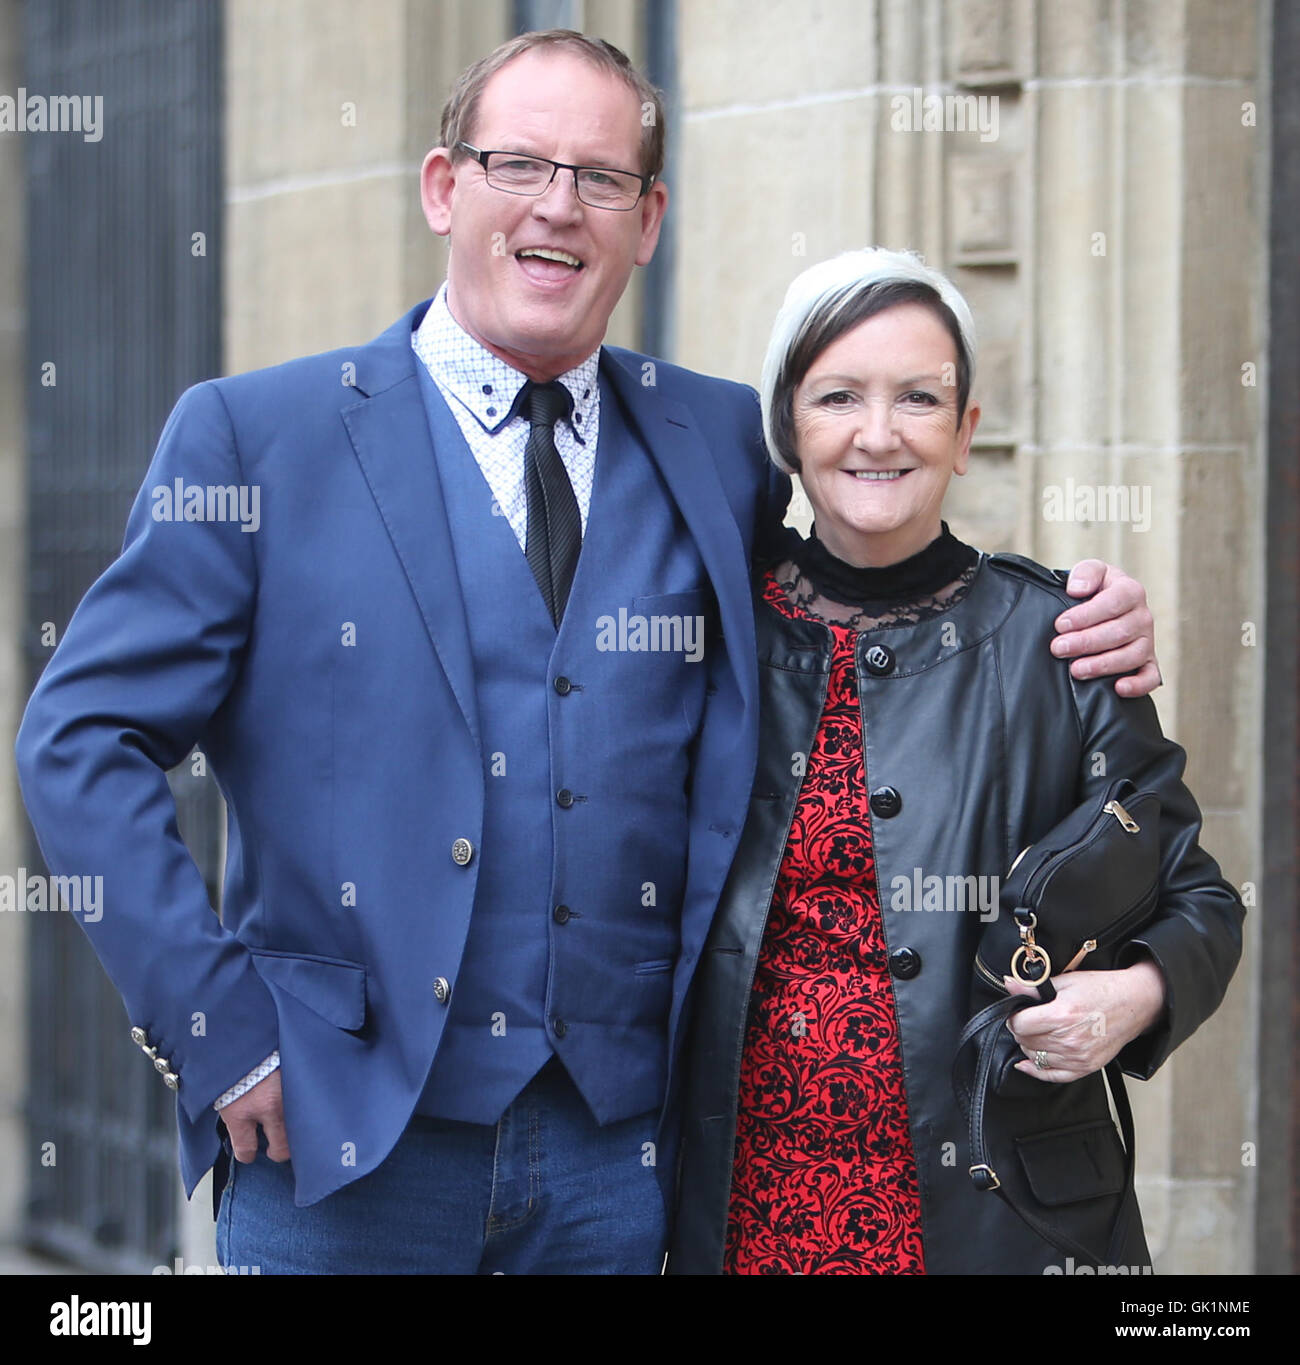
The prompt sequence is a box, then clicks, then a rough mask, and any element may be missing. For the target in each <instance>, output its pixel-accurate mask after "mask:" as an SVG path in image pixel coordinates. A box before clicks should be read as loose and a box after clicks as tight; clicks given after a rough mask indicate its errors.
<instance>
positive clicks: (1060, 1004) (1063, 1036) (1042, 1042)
mask: <svg viewBox="0 0 1300 1365" xmlns="http://www.w3.org/2000/svg"><path fill="white" fill-rule="evenodd" d="M1002 980H1003V982H1004V984H1005V985H1006V987H1007V989H1008V990H1009V991H1010V992H1011V993H1012V995H1029V996H1032V997H1033V998H1034V999H1037V998H1038V988H1037V987H1036V986H1029V985H1026V984H1025V983H1024V982H1023V981H1016V980H1015V979H1014V978H1012V977H1009V976H1004V977H1003V978H1002ZM1052 985H1053V986H1055V987H1056V999H1055V1000H1052V1001H1050V1002H1049V1003H1048V1004H1046V1005H1036V1006H1034V1007H1033V1008H1031V1009H1026V1010H1021V1011H1020V1012H1019V1013H1018V1014H1013V1015H1012V1016H1011V1017H1010V1019H1008V1020H1007V1027H1008V1028H1009V1029H1010V1030H1011V1032H1012V1033H1013V1034H1014V1035H1015V1039H1016V1042H1018V1043H1019V1044H1020V1046H1021V1048H1022V1049H1023V1051H1024V1054H1025V1057H1026V1058H1027V1060H1026V1061H1023V1062H1017V1063H1016V1070H1017V1071H1023V1072H1024V1073H1025V1075H1026V1076H1033V1077H1034V1079H1035V1080H1039V1081H1055V1082H1058V1083H1060V1082H1064V1081H1077V1080H1079V1078H1080V1077H1082V1076H1090V1075H1091V1074H1092V1073H1093V1072H1094V1071H1100V1070H1101V1068H1102V1067H1103V1066H1105V1065H1106V1063H1107V1062H1109V1061H1110V1060H1111V1059H1112V1058H1113V1057H1114V1056H1115V1055H1116V1054H1117V1053H1118V1052H1119V1051H1120V1049H1121V1048H1124V1047H1127V1046H1128V1044H1129V1043H1131V1042H1132V1041H1133V1039H1134V1038H1136V1037H1137V1036H1138V1035H1139V1034H1141V1033H1145V1032H1146V1031H1147V1029H1149V1028H1150V1027H1151V1025H1152V1024H1154V1023H1155V1022H1156V1020H1157V1019H1159V1018H1160V1015H1161V1012H1162V1011H1163V1010H1164V1006H1165V979H1164V976H1163V975H1162V973H1161V971H1160V968H1159V967H1157V966H1156V964H1155V963H1154V962H1151V961H1144V962H1135V963H1134V964H1133V965H1132V966H1131V967H1125V968H1124V969H1123V970H1121V971H1116V972H1070V973H1068V974H1067V975H1064V976H1057V977H1053V978H1052ZM1039 1053H1046V1057H1044V1058H1042V1059H1041V1060H1043V1061H1044V1062H1045V1066H1043V1067H1040V1066H1038V1064H1037V1062H1036V1061H1035V1057H1036V1055H1037V1054H1039Z"/></svg>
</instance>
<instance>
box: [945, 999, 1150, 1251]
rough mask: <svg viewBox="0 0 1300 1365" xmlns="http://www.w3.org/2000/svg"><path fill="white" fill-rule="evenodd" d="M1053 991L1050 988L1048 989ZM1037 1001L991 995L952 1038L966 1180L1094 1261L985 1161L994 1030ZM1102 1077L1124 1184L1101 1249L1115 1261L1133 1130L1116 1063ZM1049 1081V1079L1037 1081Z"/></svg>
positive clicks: (1064, 1246)
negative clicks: (965, 1132)
mask: <svg viewBox="0 0 1300 1365" xmlns="http://www.w3.org/2000/svg"><path fill="white" fill-rule="evenodd" d="M1053 994H1055V993H1054V992H1053ZM1041 1003H1043V1002H1041V1001H1038V1000H1035V999H1034V998H1033V997H1032V996H1027V995H1013V996H1008V997H1007V998H1005V999H1002V1000H997V1001H995V1002H994V1003H993V1004H991V1005H987V1006H986V1007H985V1008H984V1009H982V1010H980V1012H979V1013H978V1014H976V1015H975V1016H974V1017H973V1018H972V1019H971V1020H970V1021H969V1022H968V1023H967V1025H966V1027H965V1028H964V1029H963V1030H962V1033H961V1037H960V1038H959V1039H958V1042H957V1056H956V1059H955V1061H954V1063H953V1087H954V1089H955V1090H956V1092H957V1098H958V1100H959V1101H960V1103H961V1106H962V1108H963V1109H964V1110H966V1114H967V1120H968V1123H969V1137H970V1154H971V1166H970V1177H971V1183H972V1184H973V1185H974V1186H975V1188H976V1189H977V1190H979V1191H981V1192H983V1193H987V1192H988V1191H989V1190H994V1191H996V1192H997V1193H998V1194H999V1195H1000V1196H1001V1198H1002V1200H1003V1202H1004V1203H1005V1204H1006V1205H1007V1206H1008V1207H1009V1208H1010V1209H1011V1210H1012V1211H1013V1212H1014V1213H1015V1214H1016V1215H1017V1216H1018V1217H1019V1218H1020V1219H1021V1220H1022V1221H1023V1222H1024V1223H1026V1224H1027V1225H1028V1226H1029V1227H1030V1228H1031V1229H1032V1230H1033V1231H1034V1232H1036V1233H1037V1234H1038V1235H1039V1236H1040V1237H1042V1238H1043V1239H1044V1240H1046V1241H1048V1242H1050V1243H1051V1244H1052V1245H1053V1246H1054V1247H1057V1248H1058V1249H1059V1250H1061V1251H1065V1252H1068V1253H1069V1254H1071V1255H1073V1256H1074V1257H1075V1258H1076V1259H1077V1260H1081V1261H1084V1262H1086V1263H1088V1264H1090V1265H1092V1264H1096V1257H1095V1256H1094V1254H1093V1253H1092V1252H1091V1251H1089V1250H1088V1249H1087V1248H1086V1247H1084V1246H1083V1245H1082V1244H1081V1243H1079V1242H1076V1241H1075V1240H1074V1239H1073V1238H1072V1237H1070V1236H1068V1235H1067V1234H1066V1233H1064V1232H1061V1231H1060V1229H1058V1228H1055V1227H1053V1226H1052V1225H1051V1224H1049V1223H1046V1222H1044V1221H1043V1220H1042V1219H1041V1218H1039V1217H1038V1216H1037V1214H1035V1213H1033V1212H1031V1211H1030V1210H1029V1209H1027V1208H1025V1207H1023V1206H1022V1205H1021V1204H1019V1203H1017V1202H1016V1200H1015V1199H1013V1198H1012V1196H1011V1193H1010V1191H1009V1190H1008V1189H1007V1188H1006V1186H1005V1185H1003V1184H1002V1182H1001V1181H1000V1180H999V1178H998V1174H997V1172H996V1171H995V1170H994V1169H993V1166H992V1164H991V1163H990V1162H989V1159H988V1157H989V1152H988V1145H987V1138H986V1136H985V1131H984V1110H985V1105H986V1103H987V1100H988V1096H989V1090H990V1084H991V1081H992V1071H993V1065H994V1061H995V1058H996V1056H997V1044H998V1042H999V1033H1000V1030H1001V1029H1002V1028H1003V1027H1004V1026H1005V1025H1006V1021H1007V1020H1008V1019H1009V1018H1010V1017H1011V1016H1012V1015H1013V1014H1015V1013H1017V1012H1018V1011H1019V1010H1022V1009H1026V1008H1028V1007H1029V1006H1031V1005H1037V1004H1041ZM971 1046H974V1048H975V1051H976V1056H975V1064H974V1071H973V1074H972V1076H971V1079H970V1082H969V1084H968V1083H967V1078H966V1067H965V1062H964V1056H965V1054H966V1053H967V1051H968V1049H969V1048H970V1047H971ZM1104 1070H1105V1075H1106V1080H1107V1082H1108V1083H1109V1085H1110V1092H1111V1095H1112V1096H1113V1097H1114V1101H1115V1113H1116V1115H1117V1116H1118V1118H1119V1123H1120V1134H1121V1136H1122V1138H1123V1140H1124V1187H1123V1190H1122V1192H1121V1194H1120V1202H1119V1212H1118V1214H1117V1215H1116V1218H1115V1225H1114V1227H1113V1228H1112V1229H1111V1236H1110V1245H1109V1247H1108V1249H1107V1253H1106V1254H1107V1261H1106V1264H1110V1265H1113V1264H1115V1263H1116V1261H1115V1257H1116V1253H1117V1252H1118V1250H1119V1244H1120V1241H1121V1239H1122V1237H1123V1234H1124V1228H1123V1213H1124V1209H1125V1208H1126V1207H1127V1205H1128V1202H1129V1195H1130V1193H1131V1191H1132V1189H1133V1174H1134V1132H1133V1111H1132V1109H1130V1107H1129V1102H1128V1094H1127V1092H1126V1091H1125V1089H1124V1077H1123V1071H1122V1069H1121V1067H1120V1065H1119V1063H1118V1062H1117V1061H1115V1060H1111V1061H1110V1062H1108V1063H1107V1064H1106V1067H1105V1068H1104ZM1043 1084H1045V1085H1046V1084H1049V1082H1046V1081H1045V1082H1043Z"/></svg>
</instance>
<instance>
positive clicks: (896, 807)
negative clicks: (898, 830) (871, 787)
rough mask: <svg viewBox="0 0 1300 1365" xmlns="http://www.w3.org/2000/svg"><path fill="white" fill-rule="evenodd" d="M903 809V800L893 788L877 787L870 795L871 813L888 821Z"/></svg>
mask: <svg viewBox="0 0 1300 1365" xmlns="http://www.w3.org/2000/svg"><path fill="white" fill-rule="evenodd" d="M902 809H903V798H902V797H901V796H899V794H898V792H897V791H895V790H894V788H893V787H877V788H876V790H875V791H873V792H872V793H871V813H872V815H878V816H880V818H881V819H882V820H890V819H892V818H893V817H894V816H895V815H897V814H898V812H899V811H900V810H902Z"/></svg>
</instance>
